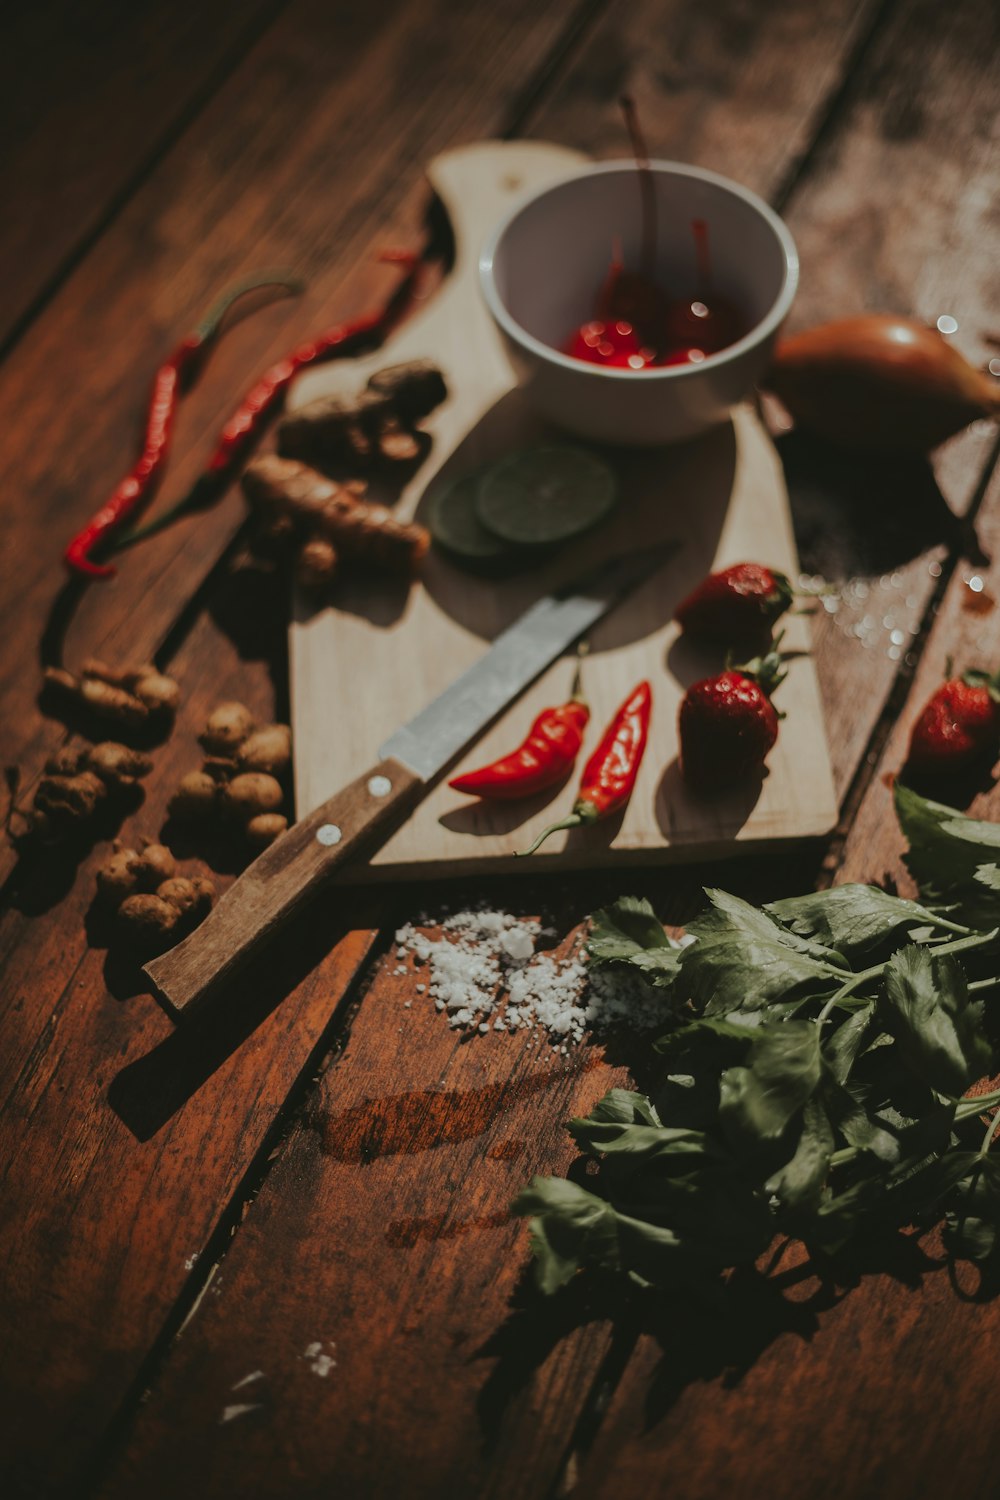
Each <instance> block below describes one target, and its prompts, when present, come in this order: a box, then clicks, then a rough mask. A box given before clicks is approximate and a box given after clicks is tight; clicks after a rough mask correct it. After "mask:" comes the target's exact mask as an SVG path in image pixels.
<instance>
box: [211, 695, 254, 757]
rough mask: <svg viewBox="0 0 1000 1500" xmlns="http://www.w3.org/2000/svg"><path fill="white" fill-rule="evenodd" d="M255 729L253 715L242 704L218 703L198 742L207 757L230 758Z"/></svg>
mask: <svg viewBox="0 0 1000 1500" xmlns="http://www.w3.org/2000/svg"><path fill="white" fill-rule="evenodd" d="M255 728H256V721H255V719H254V716H253V714H252V713H251V712H250V710H249V709H248V708H246V707H245V706H244V704H242V703H220V704H219V706H218V708H215V709H213V710H212V712H211V714H209V717H208V723H207V724H206V725H205V727H204V729H203V730H202V732H201V734H199V736H198V742H199V744H200V745H202V746H203V748H204V749H205V750H206V751H207V752H208V754H209V755H217V756H224V757H231V756H232V755H233V754H235V752H236V750H238V749H239V747H240V745H242V743H243V741H244V740H245V739H246V737H247V735H248V734H250V733H251V732H252V731H253V730H254V729H255Z"/></svg>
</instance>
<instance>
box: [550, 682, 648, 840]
mask: <svg viewBox="0 0 1000 1500" xmlns="http://www.w3.org/2000/svg"><path fill="white" fill-rule="evenodd" d="M652 707H653V695H652V690H651V688H650V686H649V683H648V682H640V683H639V686H638V687H637V688H635V689H634V691H633V692H632V693H631V694H630V695H629V696H628V697H627V698H626V699H625V702H624V703H623V704H622V706H621V708H620V709H619V710H618V712H617V713H616V714H615V716H614V718H613V719H612V720H611V723H610V724H609V725H608V727H607V729H606V730H605V731H604V736H603V738H602V739H601V743H600V744H599V745H598V747H597V749H596V750H595V751H594V753H593V755H592V756H591V757H590V759H589V760H588V762H587V764H586V766H585V767H584V769H583V776H582V778H581V780H580V791H579V795H578V796H577V799H576V801H575V802H574V804H573V811H572V812H571V813H570V815H569V817H568V818H563V820H562V822H561V823H553V824H552V825H551V826H550V827H549V828H546V829H545V830H544V831H543V832H542V833H540V834H539V835H538V837H537V839H536V840H535V842H534V843H533V844H532V846H531V848H530V849H525V850H524V851H523V852H524V853H525V854H534V852H535V850H536V849H537V848H538V847H539V845H540V844H541V843H542V842H543V841H544V840H545V839H547V838H548V836H549V834H550V833H555V832H556V830H557V829H559V828H582V827H587V826H589V824H591V823H597V822H599V821H600V819H601V818H609V817H610V816H611V815H612V813H616V812H618V810H619V809H620V808H622V807H624V806H625V804H626V802H627V801H628V799H629V798H630V797H631V795H632V788H633V787H634V786H635V778H636V776H637V775H638V774H639V766H640V764H641V762H642V756H643V752H644V751H645V749H646V740H647V738H648V736H649V718H650V713H651V712H652Z"/></svg>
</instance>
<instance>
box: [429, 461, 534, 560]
mask: <svg viewBox="0 0 1000 1500" xmlns="http://www.w3.org/2000/svg"><path fill="white" fill-rule="evenodd" d="M482 477H483V476H482V472H481V471H477V472H476V473H473V474H465V475H463V477H462V478H461V479H456V480H454V481H453V482H452V483H451V484H448V485H445V486H444V487H443V488H442V489H439V490H436V491H435V492H434V493H433V494H432V495H431V497H430V502H429V505H428V514H427V521H428V525H429V526H430V530H431V535H432V536H433V538H434V540H435V541H436V542H437V543H438V545H439V546H441V547H443V548H444V549H445V551H446V552H451V553H453V554H454V555H455V557H456V558H465V559H466V560H467V561H468V562H473V563H491V562H500V561H502V560H503V559H505V558H508V557H510V555H511V553H512V552H513V551H514V550H515V549H514V548H513V547H512V546H511V544H510V543H509V542H504V541H502V540H501V539H500V538H499V537H498V536H495V535H494V534H493V532H491V531H487V530H486V527H485V526H484V525H483V523H482V522H481V521H480V519H479V516H478V514H477V512H476V496H477V495H478V493H479V486H480V483H481V481H482Z"/></svg>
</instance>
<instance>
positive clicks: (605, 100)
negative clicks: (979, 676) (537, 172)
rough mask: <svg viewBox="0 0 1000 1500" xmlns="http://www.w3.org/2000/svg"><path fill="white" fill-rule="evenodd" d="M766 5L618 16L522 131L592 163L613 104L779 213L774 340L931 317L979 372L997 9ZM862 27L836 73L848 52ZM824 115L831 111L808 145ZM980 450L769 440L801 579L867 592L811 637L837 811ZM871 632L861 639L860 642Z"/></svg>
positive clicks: (992, 177) (990, 316) (970, 488)
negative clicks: (788, 508)
mask: <svg viewBox="0 0 1000 1500" xmlns="http://www.w3.org/2000/svg"><path fill="white" fill-rule="evenodd" d="M779 10H780V14H779V15H772V14H770V13H769V12H768V11H767V10H766V9H765V8H763V7H747V6H746V5H744V4H742V3H741V0H726V3H723V4H721V5H716V6H712V7H711V9H708V8H706V7H704V6H699V5H698V4H696V3H691V4H680V5H674V6H661V5H658V6H655V7H651V8H648V9H647V8H644V7H643V6H641V5H635V6H629V7H628V8H627V9H626V10H624V11H623V10H622V9H621V8H619V7H616V8H614V9H613V10H612V11H611V12H610V13H609V15H608V16H607V18H606V20H605V21H604V22H603V24H602V26H601V27H600V28H599V29H598V32H597V33H596V35H595V38H594V42H593V44H592V45H591V46H590V47H588V48H587V49H586V50H585V51H584V52H583V53H582V55H581V56H580V57H579V58H578V59H577V61H576V63H575V65H574V67H573V69H572V70H571V72H570V74H569V76H568V77H567V79H566V81H565V83H564V85H563V86H562V87H561V88H559V89H558V90H555V91H554V92H553V94H552V95H551V96H550V97H549V98H548V99H546V100H545V101H544V102H543V104H542V106H541V108H540V110H539V113H538V115H537V117H536V119H535V121H534V122H533V129H534V130H535V131H536V132H537V133H538V134H540V135H544V136H545V137H546V138H548V139H551V140H556V141H565V142H567V143H570V144H572V145H574V146H577V147H579V148H581V149H583V150H585V151H587V152H588V153H589V154H593V155H600V156H618V155H622V154H624V152H625V142H624V140H623V139H622V134H621V127H620V123H619V120H620V116H619V112H618V107H617V94H618V92H619V91H620V90H621V89H623V88H628V90H629V91H630V92H632V93H633V94H634V95H635V97H636V100H637V103H638V106H639V109H640V111H641V112H642V118H643V125H644V130H645V133H646V136H647V138H648V143H649V149H650V152H651V154H652V155H654V156H665V157H677V158H679V159H681V160H684V161H693V162H696V163H698V164H699V165H702V166H706V167H710V168H712V169H713V170H716V171H720V172H724V173H727V174H728V175H730V176H732V177H735V178H736V179H737V180H739V181H741V182H745V183H746V184H747V185H748V186H750V187H753V188H755V189H756V191H758V192H759V193H762V194H763V196H764V197H765V198H768V199H769V200H772V201H774V200H775V199H776V198H777V199H778V200H779V201H780V203H781V205H782V213H783V215H784V217H785V219H786V221H787V222H788V224H789V227H790V228H791V230H792V233H793V235H794V236H795V239H796V242H797V244H798V247H799V252H800V256H801V262H802V277H801V282H800V288H799V293H798V296H797V299H796V302H795V305H794V307H793V309H792V314H791V317H790V320H789V327H790V328H798V327H806V326H809V325H811V324H815V323H819V322H823V321H826V320H828V319H830V318H834V317H838V316H845V315H847V314H849V313H853V312H858V311H863V310H877V311H883V310H884V311H896V312H904V313H911V314H915V315H917V316H919V317H922V318H926V319H927V320H928V321H934V320H935V319H936V318H937V317H938V315H939V314H940V313H943V312H950V313H952V314H953V316H954V317H955V318H956V319H957V320H958V323H959V330H958V333H957V335H956V341H957V342H958V344H959V346H960V347H961V349H962V351H963V353H965V354H966V355H967V356H968V357H969V358H970V359H972V360H974V361H976V362H978V363H982V362H983V361H984V360H985V359H988V358H989V357H990V356H991V355H992V354H993V353H994V352H995V351H994V350H993V349H992V348H991V347H990V346H988V345H987V344H986V343H985V341H984V338H983V335H984V334H987V333H989V332H991V331H992V330H993V327H994V324H995V322H996V318H995V314H994V309H995V308H996V306H997V301H998V294H1000V288H998V287H997V272H996V263H995V257H994V256H993V254H992V248H991V247H992V242H993V238H994V235H995V229H994V227H993V220H994V214H995V204H996V202H997V201H998V198H1000V178H998V167H997V157H996V151H995V149H994V144H993V143H994V137H995V128H996V127H995V121H996V115H997V91H998V84H997V76H996V68H995V66H994V61H995V56H996V29H995V28H996V18H995V16H994V14H993V13H992V11H991V10H990V8H989V7H988V6H983V5H981V4H979V3H978V0H964V3H960V4H958V5H956V6H947V7H944V8H942V7H940V6H937V5H935V4H934V3H933V0H912V3H911V0H906V3H903V4H900V5H897V6H895V7H892V6H889V7H885V6H880V7H876V6H860V5H859V6H855V5H850V6H842V7H837V6H828V5H824V6H820V7H814V8H813V9H812V10H807V9H805V8H803V7H800V6H795V5H793V6H782V7H780V8H779ZM873 23H874V24H873ZM869 32H870V33H871V37H870V44H869V45H867V46H866V47H865V49H864V51H863V53H862V55H861V61H860V63H859V65H858V66H857V67H855V68H852V67H851V64H852V62H853V55H852V52H851V48H852V46H855V45H858V46H860V44H862V43H864V42H865V41H866V38H867V37H868V34H869ZM963 99H967V100H968V101H969V102H968V105H967V106H966V105H965V104H963V103H962V102H961V101H962V100H963ZM825 103H826V104H830V105H831V106H833V108H834V111H835V113H834V115H833V116H827V117H826V118H825V119H824V122H823V129H822V131H821V132H819V134H818V136H817V138H816V141H815V145H814V144H813V134H812V127H813V123H814V122H815V121H816V119H817V118H823V107H824V104H825ZM958 161H961V163H962V167H961V170H956V167H955V163H956V162H958ZM991 441H992V438H991V435H990V432H989V430H985V431H981V432H977V433H972V434H967V435H965V436H963V437H961V438H959V439H956V440H955V441H953V442H952V443H949V444H947V445H946V446H945V447H944V448H943V449H942V450H941V451H940V452H939V453H938V454H936V455H935V457H934V462H933V465H932V466H928V465H926V464H922V463H920V464H918V463H914V464H910V465H903V466H901V465H899V464H898V463H896V462H895V461H893V462H892V463H889V464H872V463H871V462H870V461H869V460H867V459H866V460H864V461H863V462H859V463H853V462H851V461H849V460H845V459H844V458H843V457H842V456H840V457H838V455H836V454H831V453H830V452H829V451H828V450H826V449H823V448H819V447H817V446H815V445H812V444H810V443H808V442H801V441H799V440H797V439H790V438H783V439H782V440H781V441H780V442H779V450H780V451H781V452H782V456H783V459H784V461H785V464H786V478H787V482H788V486H789V490H790V492H791V497H792V504H793V514H794V518H795V528H796V537H797V540H798V544H799V551H800V554H801V556H802V559H803V563H804V567H805V571H806V573H807V574H823V575H824V576H825V577H826V578H827V579H828V580H829V581H830V582H832V583H834V584H837V585H843V584H846V583H849V582H851V581H853V580H857V581H858V582H859V583H860V584H861V585H862V586H863V587H864V586H867V587H868V590H869V591H868V592H867V593H864V594H863V593H862V592H861V590H855V589H854V588H851V589H850V590H847V591H845V594H844V598H843V600H842V601H838V603H839V608H838V609H837V611H836V613H831V614H827V613H825V612H824V613H823V614H821V615H820V616H819V618H818V619H817V622H816V631H815V656H816V663H817V668H818V670H819V674H820V681H821V684H822V686H823V691H824V703H825V707H826V712H827V721H828V727H829V730H830V739H831V752H832V757H833V763H834V775H835V780H836V784H837V789H838V792H839V793H840V794H841V795H843V794H844V793H845V792H846V791H847V789H848V787H849V786H850V784H851V781H852V779H853V777H854V775H855V772H856V770H857V768H858V764H859V761H860V759H861V757H862V756H863V755H864V752H865V748H866V746H867V743H868V739H869V736H870V735H871V733H872V730H873V728H874V727H875V724H876V723H877V721H878V718H879V715H880V713H881V712H882V710H883V708H884V706H885V704H886V702H887V700H888V698H889V694H890V692H891V691H892V687H893V683H894V682H895V679H896V676H897V673H898V672H899V671H900V669H901V668H902V669H903V670H904V671H909V670H910V667H911V665H912V663H907V660H906V658H907V655H908V652H909V650H910V645H911V639H912V638H911V636H910V630H911V627H913V628H914V629H915V630H919V628H920V624H921V620H922V616H923V611H924V609H925V608H926V607H927V604H928V603H929V601H930V598H931V596H932V593H933V591H934V588H935V577H934V574H933V573H932V572H930V571H929V570H930V569H937V568H938V567H939V566H940V564H941V560H942V558H943V557H944V556H945V555H946V554H947V552H948V551H949V550H951V549H952V548H953V547H954V546H956V545H957V544H958V540H959V537H958V531H957V528H956V526H955V524H954V520H953V516H952V514H951V512H954V513H957V514H961V513H963V512H964V511H965V510H966V509H967V507H968V505H969V503H970V501H971V500H972V498H973V496H974V494H975V491H976V487H977V484H978V482H979V476H980V473H981V470H982V468H983V466H984V465H985V464H987V463H988V462H989V454H990V445H991ZM948 507H950V508H951V510H950V511H949V509H948ZM900 516H901V517H902V519H899V518H900ZM883 578H885V579H886V580H887V583H886V587H885V588H881V587H880V584H881V580H882V579H883ZM911 601H912V602H911ZM889 615H891V616H893V617H894V618H893V620H892V623H891V624H890V625H888V626H885V625H884V624H883V621H884V620H885V618H886V617H887V616H889ZM869 617H870V621H871V625H872V626H874V627H877V628H875V629H868V628H866V627H865V625H864V622H865V621H866V619H868V618H869ZM858 627H862V635H861V636H858V635H856V634H855V633H854V632H855V630H856V628H858ZM899 629H901V630H902V631H903V632H904V635H905V637H906V639H905V641H904V643H903V649H902V650H901V651H900V653H899V656H898V657H896V656H895V655H890V652H892V651H894V648H895V642H893V641H892V639H891V635H892V631H893V630H899ZM865 642H868V643H867V644H866V643H865Z"/></svg>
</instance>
